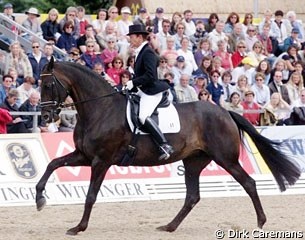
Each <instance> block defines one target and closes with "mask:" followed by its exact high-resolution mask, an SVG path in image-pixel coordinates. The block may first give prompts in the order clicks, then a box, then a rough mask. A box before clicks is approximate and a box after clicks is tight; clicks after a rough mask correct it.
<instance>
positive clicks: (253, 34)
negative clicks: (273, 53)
mask: <svg viewBox="0 0 305 240" xmlns="http://www.w3.org/2000/svg"><path fill="white" fill-rule="evenodd" d="M257 41H259V39H258V38H257V29H256V27H255V26H254V25H249V26H248V28H247V29H246V35H245V42H246V47H247V48H246V51H247V52H249V51H251V50H252V48H253V44H254V43H256V42H257Z"/></svg>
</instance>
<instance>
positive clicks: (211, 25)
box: [204, 13, 219, 33]
mask: <svg viewBox="0 0 305 240" xmlns="http://www.w3.org/2000/svg"><path fill="white" fill-rule="evenodd" d="M218 21H219V17H218V15H217V13H211V14H210V16H209V19H208V22H207V23H206V24H205V26H204V28H205V30H206V31H207V32H208V33H210V32H212V31H213V30H214V29H215V27H216V23H217V22H218Z"/></svg>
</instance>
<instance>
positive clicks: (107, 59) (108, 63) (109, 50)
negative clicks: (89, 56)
mask: <svg viewBox="0 0 305 240" xmlns="http://www.w3.org/2000/svg"><path fill="white" fill-rule="evenodd" d="M106 40H107V45H106V47H105V49H104V50H103V51H102V53H101V58H102V59H103V62H104V64H105V68H106V70H108V68H111V67H113V65H112V61H113V59H114V58H115V57H117V56H119V51H118V47H117V42H116V37H114V36H112V35H109V36H107V37H106Z"/></svg>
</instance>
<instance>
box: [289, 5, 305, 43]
mask: <svg viewBox="0 0 305 240" xmlns="http://www.w3.org/2000/svg"><path fill="white" fill-rule="evenodd" d="M286 16H287V18H288V20H289V22H290V25H291V28H296V29H298V30H299V31H298V39H299V40H300V41H301V42H303V41H304V40H305V33H304V26H303V24H302V22H300V21H298V20H297V15H296V13H295V12H294V11H288V12H287V14H286Z"/></svg>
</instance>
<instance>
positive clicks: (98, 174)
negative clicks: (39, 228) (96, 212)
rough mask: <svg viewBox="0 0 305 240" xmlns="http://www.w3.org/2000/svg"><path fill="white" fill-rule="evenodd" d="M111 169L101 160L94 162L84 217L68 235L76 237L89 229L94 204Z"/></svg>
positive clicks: (96, 159)
mask: <svg viewBox="0 0 305 240" xmlns="http://www.w3.org/2000/svg"><path fill="white" fill-rule="evenodd" d="M109 167H110V166H109V165H106V164H105V162H104V161H102V160H100V159H99V158H98V157H96V158H95V159H94V160H93V162H92V167H91V179H90V185H89V189H88V193H87V197H86V203H85V210H84V213H83V217H82V219H81V221H80V222H79V224H78V225H77V226H76V227H73V228H71V229H69V230H68V231H67V234H68V235H76V234H77V233H78V232H81V231H85V230H86V229H87V227H88V222H89V218H90V214H91V211H92V207H93V204H94V203H95V201H96V197H97V194H98V192H99V190H100V187H101V184H102V182H103V180H104V178H105V175H106V173H107V171H108V169H109Z"/></svg>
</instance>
